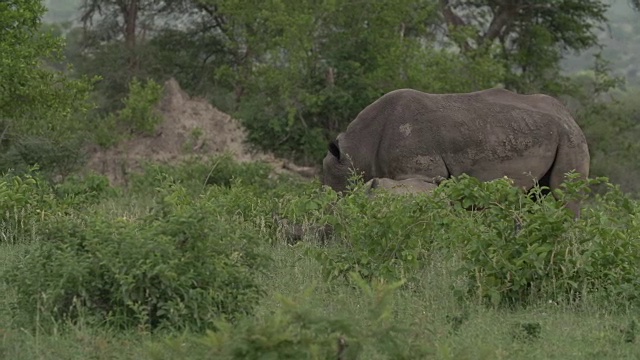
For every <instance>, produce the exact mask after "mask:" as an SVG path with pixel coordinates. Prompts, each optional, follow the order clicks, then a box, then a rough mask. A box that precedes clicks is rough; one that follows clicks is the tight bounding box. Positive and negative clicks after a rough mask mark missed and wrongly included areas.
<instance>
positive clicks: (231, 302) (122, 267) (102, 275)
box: [6, 182, 267, 331]
mask: <svg viewBox="0 0 640 360" xmlns="http://www.w3.org/2000/svg"><path fill="white" fill-rule="evenodd" d="M239 191H241V190H239ZM228 197H229V192H224V191H219V190H218V191H217V190H215V189H213V190H212V191H209V192H207V193H205V194H203V195H202V196H200V197H197V198H194V197H191V196H188V195H187V192H186V190H185V189H184V188H183V187H181V186H179V185H177V184H173V183H170V182H169V183H166V184H164V185H163V186H162V187H160V188H159V189H158V194H157V202H156V204H155V206H154V208H153V210H152V212H151V213H150V214H149V215H147V216H145V217H143V218H141V219H127V218H116V219H113V218H111V217H108V216H105V215H104V214H101V213H96V214H91V213H87V214H78V215H76V216H60V217H56V218H54V219H52V220H51V221H49V222H48V223H47V225H46V229H45V231H44V232H43V235H42V236H43V241H42V242H41V243H40V245H39V246H38V247H37V248H35V249H33V251H31V252H29V253H28V254H26V255H25V258H24V259H23V261H22V262H20V263H18V264H16V266H14V267H13V268H11V269H9V270H8V271H7V274H6V279H7V282H8V284H9V285H10V286H12V287H13V288H15V290H16V293H17V302H18V303H19V304H21V308H22V309H24V310H25V312H24V313H23V314H22V315H23V316H25V317H26V319H29V323H31V321H32V320H34V319H35V317H36V316H38V317H39V318H40V319H41V323H40V325H41V326H43V328H44V329H51V328H50V327H49V326H50V325H51V324H52V323H55V322H59V321H61V320H64V319H69V320H72V321H76V320H78V319H79V318H82V317H85V318H87V319H93V320H94V321H99V322H100V323H104V324H106V325H107V326H113V327H117V328H132V327H138V328H140V329H146V330H154V329H158V328H167V329H168V328H171V329H191V330H195V331H198V330H203V329H207V328H211V327H212V326H214V324H215V322H216V321H217V320H218V319H221V318H226V319H229V320H231V321H233V320H234V319H235V318H236V317H237V316H238V315H240V314H246V313H250V312H251V311H252V309H253V307H254V306H255V305H256V303H257V301H258V300H259V299H260V297H261V295H262V294H263V290H262V289H263V288H262V286H260V284H258V282H257V278H256V276H257V275H258V274H259V273H260V272H261V271H262V270H263V269H264V266H265V264H266V260H267V259H266V258H265V256H264V255H263V254H262V253H261V252H260V251H259V245H260V239H259V233H258V231H257V230H256V228H254V227H253V226H251V225H250V223H248V222H247V221H246V219H245V218H243V216H242V215H241V214H237V213H233V212H229V211H228V208H229V207H228V206H233V205H234V204H233V203H229V202H228ZM236 199H237V198H236Z"/></svg>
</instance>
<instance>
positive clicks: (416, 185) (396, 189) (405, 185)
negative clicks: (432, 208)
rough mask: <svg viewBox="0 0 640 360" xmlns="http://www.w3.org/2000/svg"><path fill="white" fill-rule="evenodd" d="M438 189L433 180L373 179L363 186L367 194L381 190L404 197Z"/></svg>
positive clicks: (436, 183)
mask: <svg viewBox="0 0 640 360" xmlns="http://www.w3.org/2000/svg"><path fill="white" fill-rule="evenodd" d="M437 187H438V182H436V181H435V180H424V179H406V180H393V179H388V178H373V179H371V180H369V181H368V182H367V183H366V184H365V189H367V192H368V193H369V194H373V192H375V191H377V190H380V189H383V190H384V191H388V192H389V193H391V194H396V195H406V194H415V193H430V192H432V191H433V190H434V189H435V188H437Z"/></svg>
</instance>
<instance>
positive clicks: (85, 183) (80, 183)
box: [54, 173, 117, 204]
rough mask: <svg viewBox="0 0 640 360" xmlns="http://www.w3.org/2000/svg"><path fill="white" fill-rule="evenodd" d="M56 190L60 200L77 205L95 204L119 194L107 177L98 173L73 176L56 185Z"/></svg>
mask: <svg viewBox="0 0 640 360" xmlns="http://www.w3.org/2000/svg"><path fill="white" fill-rule="evenodd" d="M54 189H55V193H56V195H57V196H58V197H59V198H61V199H63V200H69V201H71V202H73V203H75V204H78V203H82V204H85V203H89V204H90V203H95V202H97V201H99V200H101V199H104V198H106V197H108V196H111V195H115V193H116V192H117V191H116V189H115V188H112V187H111V185H110V184H109V179H108V178H107V177H106V176H103V175H99V174H96V173H90V174H88V175H85V176H80V175H77V174H76V175H72V176H70V177H68V178H66V179H65V180H64V181H63V182H61V183H59V184H56V185H55V187H54Z"/></svg>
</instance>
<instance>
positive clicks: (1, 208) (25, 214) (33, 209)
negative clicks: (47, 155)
mask: <svg viewBox="0 0 640 360" xmlns="http://www.w3.org/2000/svg"><path fill="white" fill-rule="evenodd" d="M34 170H35V169H33V170H32V171H29V172H28V173H26V174H24V175H19V176H17V175H14V174H11V173H8V174H4V175H2V177H0V243H9V244H15V243H23V242H26V241H30V240H33V238H34V237H35V233H36V228H37V227H38V226H39V224H40V222H42V221H43V220H45V219H47V218H49V216H50V215H51V212H53V211H56V210H57V209H56V201H55V200H56V199H55V196H54V194H53V193H52V192H51V189H50V187H49V186H48V184H47V183H46V182H45V181H44V180H43V179H42V178H40V177H39V176H38V175H37V174H35V171H34Z"/></svg>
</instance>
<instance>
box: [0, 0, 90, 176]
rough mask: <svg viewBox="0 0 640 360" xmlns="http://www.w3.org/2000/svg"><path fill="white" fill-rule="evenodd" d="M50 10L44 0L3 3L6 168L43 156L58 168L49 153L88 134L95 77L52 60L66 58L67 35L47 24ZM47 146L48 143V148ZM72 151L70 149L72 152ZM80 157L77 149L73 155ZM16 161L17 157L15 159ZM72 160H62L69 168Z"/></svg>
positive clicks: (1, 126) (1, 112)
mask: <svg viewBox="0 0 640 360" xmlns="http://www.w3.org/2000/svg"><path fill="white" fill-rule="evenodd" d="M44 12H45V8H44V6H42V1H41V0H9V1H4V2H2V4H0V64H1V66H0V84H2V85H1V86H0V155H2V160H1V162H2V164H0V165H1V166H2V168H0V169H1V170H3V171H6V170H8V169H10V168H16V167H25V168H26V167H30V166H32V165H34V164H33V162H32V161H30V160H32V159H24V157H25V156H29V155H31V151H26V152H25V151H24V148H25V147H27V148H30V147H35V149H34V151H33V153H35V154H34V155H33V156H34V157H35V158H38V160H42V162H43V163H42V164H41V165H42V167H43V169H49V168H51V167H53V168H55V167H56V164H57V160H59V159H54V156H53V155H52V156H47V154H46V152H47V151H48V153H49V154H58V153H61V152H62V153H64V152H65V151H66V150H68V149H67V148H65V147H64V146H61V145H62V144H64V143H65V142H72V143H73V142H75V141H77V140H79V139H82V131H83V130H84V128H83V124H84V123H83V122H82V121H81V120H82V115H83V114H84V112H85V111H86V110H87V109H88V108H89V107H90V106H89V103H88V95H89V91H90V89H91V82H90V81H88V80H87V79H86V78H81V79H76V80H72V79H70V78H69V77H68V76H67V74H66V73H65V71H64V70H66V68H65V69H63V70H52V69H51V68H49V67H47V66H46V64H47V63H52V62H56V61H60V60H62V58H61V51H62V49H63V45H64V44H63V42H62V39H61V38H59V37H56V36H54V35H53V34H52V33H51V32H45V31H43V30H42V29H41V17H42V15H43V14H44ZM43 148H47V150H46V151H45V150H44V149H43ZM67 155H68V154H67ZM68 158H70V159H78V155H77V151H76V154H74V155H72V156H70V157H68ZM13 161H16V163H13ZM67 165H68V164H67V163H66V162H64V161H63V164H61V165H60V167H61V168H63V169H62V172H65V171H66V170H68V169H66V166H67Z"/></svg>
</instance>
